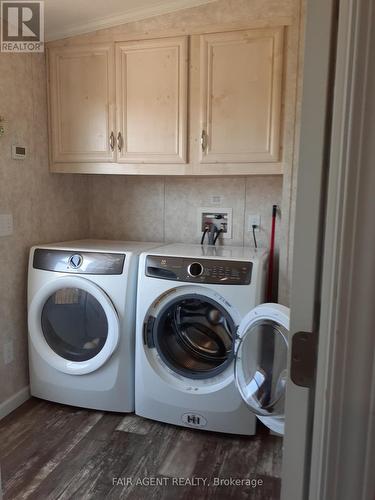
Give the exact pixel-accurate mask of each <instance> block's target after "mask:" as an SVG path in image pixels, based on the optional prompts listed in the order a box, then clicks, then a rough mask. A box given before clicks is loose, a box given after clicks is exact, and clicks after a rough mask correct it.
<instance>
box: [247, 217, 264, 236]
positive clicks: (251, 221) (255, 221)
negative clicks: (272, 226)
mask: <svg viewBox="0 0 375 500" xmlns="http://www.w3.org/2000/svg"><path fill="white" fill-rule="evenodd" d="M260 225H261V219H260V215H258V214H251V215H248V218H247V227H248V231H250V232H253V226H256V228H255V231H256V232H259V231H260Z"/></svg>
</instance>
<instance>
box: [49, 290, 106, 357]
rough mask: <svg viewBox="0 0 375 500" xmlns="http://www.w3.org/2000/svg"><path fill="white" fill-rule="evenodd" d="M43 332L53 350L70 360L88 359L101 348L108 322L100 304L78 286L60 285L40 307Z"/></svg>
mask: <svg viewBox="0 0 375 500" xmlns="http://www.w3.org/2000/svg"><path fill="white" fill-rule="evenodd" d="M41 321H42V331H43V335H44V338H45V339H46V341H47V343H48V345H49V346H50V347H51V349H52V350H53V351H55V352H56V354H58V355H59V356H61V357H62V358H64V359H67V360H69V361H87V360H89V359H91V358H93V357H94V356H96V355H97V354H98V353H99V352H100V351H101V350H102V348H103V346H104V344H105V342H106V340H107V337H108V321H107V316H106V314H105V312H104V309H103V307H102V306H101V305H100V303H99V302H98V300H97V299H96V298H95V297H93V296H92V295H91V294H90V293H88V292H87V291H85V290H81V289H80V288H62V289H60V290H57V291H56V292H55V293H54V294H53V295H51V296H50V297H49V298H48V299H47V301H46V303H45V304H44V307H43V310H42V316H41Z"/></svg>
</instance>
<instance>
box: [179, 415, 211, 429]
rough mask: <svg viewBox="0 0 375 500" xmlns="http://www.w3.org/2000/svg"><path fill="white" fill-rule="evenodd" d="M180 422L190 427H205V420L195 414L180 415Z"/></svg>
mask: <svg viewBox="0 0 375 500" xmlns="http://www.w3.org/2000/svg"><path fill="white" fill-rule="evenodd" d="M182 421H183V423H184V424H186V425H190V426H192V427H206V425H207V420H206V419H205V418H204V417H202V415H198V414H197V413H184V414H183V415H182Z"/></svg>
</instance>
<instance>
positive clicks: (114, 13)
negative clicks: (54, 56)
mask: <svg viewBox="0 0 375 500" xmlns="http://www.w3.org/2000/svg"><path fill="white" fill-rule="evenodd" d="M212 1H214V0H44V5H45V25H46V40H47V41H50V40H57V39H59V38H66V37H68V36H73V35H78V34H81V33H89V32H90V31H95V30H98V29H102V28H109V27H110V26H116V25H119V24H124V23H128V22H131V21H138V20H140V19H146V18H148V17H153V16H158V15H160V14H166V13H168V12H175V11H177V10H181V9H186V8H189V7H195V6H196V5H202V4H206V3H210V2H212Z"/></svg>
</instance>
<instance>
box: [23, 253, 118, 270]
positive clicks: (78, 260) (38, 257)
mask: <svg viewBox="0 0 375 500" xmlns="http://www.w3.org/2000/svg"><path fill="white" fill-rule="evenodd" d="M124 262H125V255H122V254H117V253H108V252H103V253H102V252H86V251H85V252H78V251H73V250H72V251H70V250H53V249H47V248H36V249H35V252H34V259H33V267H34V269H41V270H43V271H55V272H59V273H75V274H96V275H101V274H104V275H116V274H122V272H123V269H124Z"/></svg>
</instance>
